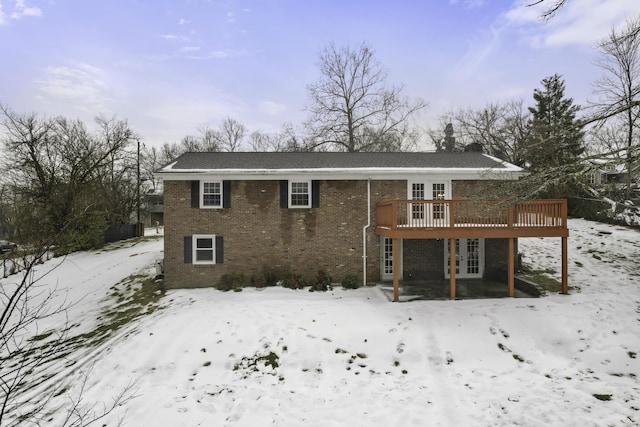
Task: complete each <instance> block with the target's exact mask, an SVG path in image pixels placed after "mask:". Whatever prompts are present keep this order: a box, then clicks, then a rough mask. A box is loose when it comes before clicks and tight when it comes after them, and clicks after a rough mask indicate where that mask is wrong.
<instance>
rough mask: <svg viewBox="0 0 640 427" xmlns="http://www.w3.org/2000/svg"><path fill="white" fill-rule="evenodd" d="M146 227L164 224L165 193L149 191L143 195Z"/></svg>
mask: <svg viewBox="0 0 640 427" xmlns="http://www.w3.org/2000/svg"><path fill="white" fill-rule="evenodd" d="M142 206H143V213H144V221H143V222H144V225H145V227H155V226H156V225H164V195H163V194H162V193H147V194H145V195H144V196H143V197H142Z"/></svg>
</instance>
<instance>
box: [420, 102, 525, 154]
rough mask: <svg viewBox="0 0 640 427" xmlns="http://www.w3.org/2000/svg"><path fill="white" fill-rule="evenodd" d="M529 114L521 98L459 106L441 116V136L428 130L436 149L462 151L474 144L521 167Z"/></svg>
mask: <svg viewBox="0 0 640 427" xmlns="http://www.w3.org/2000/svg"><path fill="white" fill-rule="evenodd" d="M530 117H531V114H530V113H529V111H528V110H527V109H526V108H524V106H523V101H522V100H511V101H508V102H506V103H504V104H498V103H490V104H487V105H486V106H484V107H482V108H478V109H472V108H467V109H460V110H458V111H453V112H449V113H447V114H446V115H444V116H442V117H441V123H444V124H445V125H444V137H441V136H440V133H439V132H431V135H432V140H433V141H434V143H435V144H436V150H437V151H463V150H464V148H465V147H466V146H467V145H469V144H471V143H477V144H480V145H481V146H482V148H483V151H484V152H486V153H487V154H490V155H492V156H495V157H498V158H499V159H502V160H506V161H508V162H510V163H513V164H515V165H519V166H522V165H523V164H524V160H523V154H524V153H523V150H524V144H525V141H526V140H527V138H528V135H529V132H530V127H529V126H528V121H529V120H530ZM454 132H455V136H454Z"/></svg>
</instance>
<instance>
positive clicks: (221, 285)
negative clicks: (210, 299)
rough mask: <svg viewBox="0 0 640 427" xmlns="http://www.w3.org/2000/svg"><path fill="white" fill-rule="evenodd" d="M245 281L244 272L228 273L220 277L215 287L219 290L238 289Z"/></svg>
mask: <svg viewBox="0 0 640 427" xmlns="http://www.w3.org/2000/svg"><path fill="white" fill-rule="evenodd" d="M245 283H246V282H245V279H244V274H242V273H240V274H235V273H229V274H224V275H223V276H222V277H221V278H220V280H219V281H218V283H217V284H216V286H215V288H216V289H218V290H220V291H238V290H241V289H242V286H243V285H244V284H245Z"/></svg>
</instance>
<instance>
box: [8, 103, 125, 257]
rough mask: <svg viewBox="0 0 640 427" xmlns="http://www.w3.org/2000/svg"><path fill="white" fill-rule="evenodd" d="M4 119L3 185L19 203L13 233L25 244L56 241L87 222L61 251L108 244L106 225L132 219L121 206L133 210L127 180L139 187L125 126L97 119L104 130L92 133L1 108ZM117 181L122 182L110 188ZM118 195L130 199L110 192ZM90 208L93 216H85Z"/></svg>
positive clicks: (59, 121)
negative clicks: (103, 229) (67, 228)
mask: <svg viewBox="0 0 640 427" xmlns="http://www.w3.org/2000/svg"><path fill="white" fill-rule="evenodd" d="M0 114H2V115H3V116H4V120H2V122H1V123H0V126H1V127H2V128H3V129H4V131H5V132H4V137H3V139H2V142H3V143H4V147H5V153H6V156H5V158H4V168H5V170H4V172H5V176H4V177H3V178H4V179H5V185H7V187H8V188H9V189H10V193H11V195H12V198H13V208H14V209H15V216H14V218H15V219H16V222H15V227H16V230H17V231H18V232H19V233H20V234H21V236H22V238H23V239H26V240H28V239H37V238H41V237H42V236H52V235H56V233H57V231H58V230H61V229H63V226H64V225H65V224H68V223H69V222H70V221H71V219H72V218H76V217H79V218H82V220H81V221H76V222H74V224H73V227H74V228H73V233H69V234H66V235H61V236H60V237H64V238H65V239H67V238H69V239H71V240H65V241H64V242H63V241H61V242H57V243H58V244H59V245H61V246H60V247H61V248H62V247H63V246H69V247H71V246H74V245H80V246H81V247H90V246H93V245H95V244H100V243H102V239H103V237H104V236H103V235H102V232H101V230H100V226H102V225H104V224H105V223H106V224H108V223H110V222H111V221H114V220H115V221H116V222H122V221H124V220H125V218H126V219H128V217H129V214H130V212H126V208H125V209H123V206H126V205H129V206H131V204H132V200H124V199H126V198H127V193H128V196H129V197H130V198H131V197H133V196H132V195H131V193H130V192H129V190H130V189H129V188H128V187H127V188H125V187H123V186H122V184H123V181H122V179H123V177H127V178H129V179H130V180H132V181H133V182H134V183H135V180H133V179H132V174H131V173H130V172H131V167H132V166H131V162H132V159H131V152H128V151H127V146H128V145H129V143H130V140H131V138H132V137H133V133H132V132H131V130H130V129H129V126H128V124H127V123H126V121H123V120H116V119H114V118H112V119H105V118H98V119H97V124H98V128H99V131H98V132H96V133H90V132H89V131H88V130H87V129H86V127H85V125H84V123H82V122H80V121H79V120H67V119H65V118H63V117H57V118H53V119H48V118H39V117H37V116H36V115H35V114H17V113H14V112H13V111H11V110H9V108H8V107H6V106H2V105H0ZM116 169H118V171H116ZM112 178H113V179H117V181H118V182H115V181H114V182H109V180H110V179H112ZM129 184H130V183H129ZM120 190H123V191H125V193H121V194H113V193H111V192H112V191H120ZM105 191H109V192H110V194H108V195H107V194H105ZM111 196H113V197H111ZM109 198H111V200H110V201H111V202H115V201H116V199H118V200H117V203H116V204H111V203H110V202H109ZM133 199H135V198H133ZM120 202H123V203H124V204H123V203H120ZM87 208H90V212H89V213H88V214H85V215H82V216H80V213H84V212H85V211H86V210H87Z"/></svg>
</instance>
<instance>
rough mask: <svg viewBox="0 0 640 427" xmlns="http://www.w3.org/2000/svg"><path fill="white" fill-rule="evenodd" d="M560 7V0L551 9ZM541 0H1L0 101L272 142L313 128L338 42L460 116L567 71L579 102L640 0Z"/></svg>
mask: <svg viewBox="0 0 640 427" xmlns="http://www.w3.org/2000/svg"><path fill="white" fill-rule="evenodd" d="M549 1H550V0H547V3H548V2H549ZM527 3H531V0H412V1H402V0H398V1H390V0H386V1H385V0H366V1H365V0H351V1H348V0H220V1H219V0H209V1H204V0H154V1H152V0H127V1H125V0H104V1H98V0H93V1H88V0H0V52H1V57H0V103H3V104H5V105H8V106H9V107H10V108H11V109H13V110H15V111H18V112H36V113H40V114H42V115H46V116H55V115H63V116H65V117H69V118H80V119H82V120H84V121H85V122H87V123H88V124H90V123H92V119H93V117H95V116H97V115H98V114H103V115H106V116H108V117H110V116H113V115H115V116H117V117H118V118H123V119H127V120H128V121H129V123H130V125H131V126H132V128H133V129H134V130H135V131H136V132H138V133H139V134H140V135H141V136H142V138H143V140H144V142H145V143H146V144H154V145H155V144H161V143H163V142H175V141H178V140H180V138H182V137H183V136H184V135H187V134H195V133H197V129H198V128H201V127H204V126H206V125H208V126H210V127H215V126H217V125H218V123H219V122H220V121H221V120H222V119H224V118H225V117H227V116H229V117H233V118H235V119H237V120H239V121H240V122H242V123H244V124H245V125H246V126H247V127H248V128H249V130H250V131H253V130H260V131H263V132H272V131H277V130H279V129H280V128H281V127H282V125H283V124H285V123H292V124H294V125H299V124H301V123H302V121H303V120H304V118H305V117H306V113H305V111H304V108H305V105H306V103H307V94H306V86H307V85H308V84H309V83H312V82H313V81H314V80H316V79H317V78H318V77H319V73H318V70H317V58H318V52H319V51H320V49H322V48H323V47H324V46H326V45H327V44H328V43H331V42H333V43H335V44H336V45H338V46H341V45H352V46H355V45H359V44H360V43H361V42H363V41H365V42H367V43H368V44H369V45H370V46H371V47H372V48H373V49H374V50H375V52H376V57H377V59H378V60H379V61H380V62H381V63H382V64H383V65H384V67H385V68H386V69H387V70H388V72H389V83H391V84H395V85H404V93H405V94H406V95H409V96H411V97H420V98H422V99H423V100H424V101H426V102H427V103H428V104H429V106H428V107H427V109H426V110H425V111H423V112H422V114H421V116H420V117H419V124H420V125H421V126H423V127H429V126H435V125H436V123H437V117H438V116H439V115H441V114H443V113H445V112H446V111H448V110H451V109H458V108H463V107H480V106H483V105H485V104H487V103H488V102H501V101H505V100H509V99H514V98H517V99H520V98H521V99H524V100H525V102H526V103H527V104H530V103H531V100H532V93H533V90H534V88H537V87H540V81H541V80H542V79H543V78H545V77H548V76H550V75H552V74H554V73H559V74H562V75H563V76H564V78H565V82H566V88H567V89H566V90H567V95H568V96H572V97H573V98H574V99H575V101H576V102H577V103H579V104H583V105H584V104H586V102H587V100H588V99H591V98H592V95H591V85H592V83H593V82H594V81H595V80H596V79H597V78H598V77H599V76H600V74H601V70H600V69H599V68H598V67H597V66H596V65H595V64H594V60H595V59H596V51H595V49H594V43H595V42H596V41H597V40H598V39H601V38H602V37H604V36H606V34H607V33H608V31H609V30H610V28H611V27H612V26H613V25H619V24H621V23H623V22H624V20H625V18H626V17H631V16H634V15H636V14H638V13H640V3H639V2H638V1H637V0H570V2H569V4H568V6H566V7H565V8H564V9H562V10H561V12H560V13H559V14H558V15H556V17H555V18H553V19H552V20H551V21H549V22H546V23H545V22H542V21H540V20H539V19H538V15H539V14H540V13H541V11H542V8H541V7H526V6H525V4H527Z"/></svg>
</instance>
